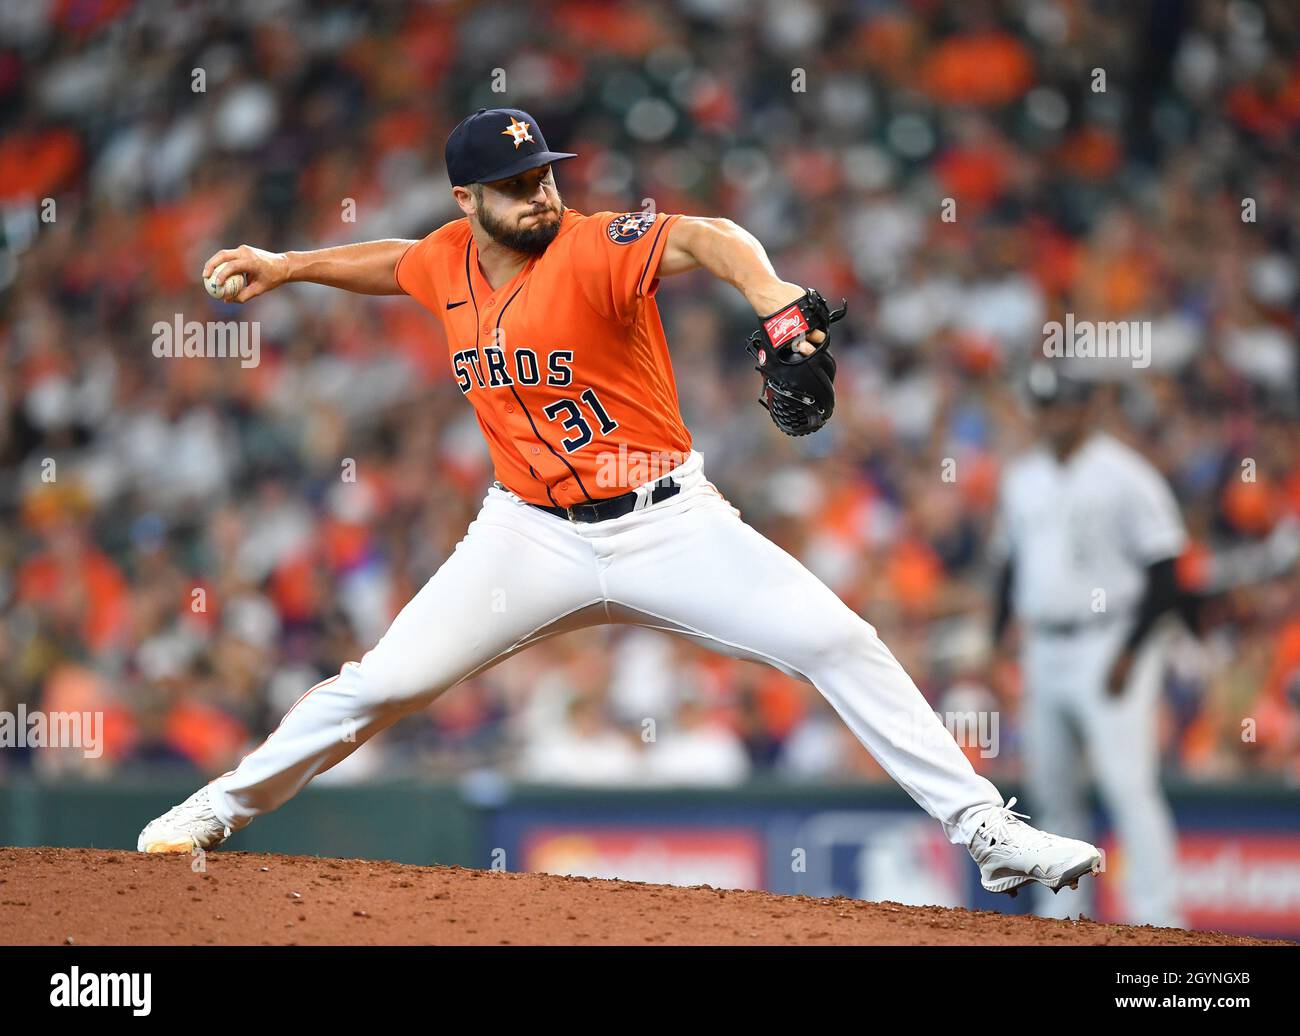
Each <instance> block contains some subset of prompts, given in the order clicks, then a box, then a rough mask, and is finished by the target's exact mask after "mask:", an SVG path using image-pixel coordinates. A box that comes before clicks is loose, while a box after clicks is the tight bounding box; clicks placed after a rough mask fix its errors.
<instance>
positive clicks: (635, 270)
mask: <svg viewBox="0 0 1300 1036" xmlns="http://www.w3.org/2000/svg"><path fill="white" fill-rule="evenodd" d="M678 218H679V217H678V216H676V215H672V216H670V215H668V214H667V213H663V212H624V213H616V212H598V213H595V214H593V215H592V216H589V217H588V218H587V219H585V220H583V222H582V225H581V226H580V227H579V228H578V231H577V237H576V239H575V241H574V243H573V252H572V261H573V267H574V272H575V273H576V274H577V276H578V283H579V284H580V285H581V286H582V291H583V294H584V295H586V297H587V300H588V301H589V302H590V303H591V305H592V307H593V308H594V309H595V310H596V311H597V312H598V313H600V314H601V315H602V316H606V317H610V318H613V319H615V320H618V321H620V322H621V323H624V324H627V323H631V322H632V320H633V319H635V317H636V314H637V310H638V309H639V307H640V304H641V301H642V300H643V299H648V298H652V297H653V296H654V294H655V292H656V291H657V290H658V287H659V277H658V271H659V262H660V260H661V259H662V258H663V254H664V248H665V247H667V244H668V228H669V227H671V226H672V224H673V223H674V222H675V221H676V220H677V219H678Z"/></svg>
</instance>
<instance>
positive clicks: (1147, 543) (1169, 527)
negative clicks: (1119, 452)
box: [1126, 460, 1187, 565]
mask: <svg viewBox="0 0 1300 1036" xmlns="http://www.w3.org/2000/svg"><path fill="white" fill-rule="evenodd" d="M1126 482H1127V484H1128V492H1129V494H1130V496H1129V502H1128V506H1127V515H1128V527H1129V542H1130V543H1131V544H1132V552H1133V557H1134V559H1135V560H1136V561H1138V562H1139V563H1140V564H1142V565H1151V564H1154V563H1155V562H1157V561H1164V560H1165V559H1166V558H1174V557H1177V556H1178V555H1180V554H1181V553H1182V552H1183V549H1184V548H1185V547H1186V545H1187V529H1186V528H1185V526H1184V525H1183V516H1182V513H1181V512H1180V511H1179V510H1178V501H1177V500H1175V499H1174V493H1173V490H1171V489H1170V488H1169V483H1167V482H1166V481H1165V480H1164V478H1163V477H1162V476H1161V474H1160V473H1159V472H1158V471H1157V470H1156V469H1155V468H1154V467H1152V466H1151V465H1150V464H1148V463H1147V462H1146V461H1145V460H1142V461H1139V462H1138V463H1137V464H1134V465H1132V466H1131V467H1130V468H1129V471H1128V478H1127V479H1126Z"/></svg>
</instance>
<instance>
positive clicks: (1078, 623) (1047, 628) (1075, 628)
mask: <svg viewBox="0 0 1300 1036" xmlns="http://www.w3.org/2000/svg"><path fill="white" fill-rule="evenodd" d="M1113 618H1115V616H1114V615H1112V614H1111V613H1110V612H1097V613H1096V614H1095V615H1094V616H1093V617H1092V618H1090V619H1082V620H1079V619H1076V620H1075V621H1073V622H1034V623H1031V624H1030V625H1031V626H1033V628H1034V631H1035V632H1037V633H1040V634H1044V635H1046V636H1049V637H1073V636H1077V635H1078V634H1080V633H1084V632H1086V631H1087V630H1090V629H1095V628H1096V627H1098V626H1105V625H1107V624H1108V623H1110V621H1111V620H1112V619H1113Z"/></svg>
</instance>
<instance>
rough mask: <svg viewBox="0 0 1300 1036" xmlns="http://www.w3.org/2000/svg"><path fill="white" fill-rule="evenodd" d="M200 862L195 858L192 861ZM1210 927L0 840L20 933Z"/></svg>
mask: <svg viewBox="0 0 1300 1036" xmlns="http://www.w3.org/2000/svg"><path fill="white" fill-rule="evenodd" d="M198 863H202V864H203V865H205V866H206V870H203V871H198V872H196V871H195V870H194V869H193V867H194V866H195V865H196V864H198ZM1266 941H1267V940H1262V939H1251V938H1246V937H1242V936H1235V935H1222V934H1219V933H1215V932H1189V931H1182V930H1176V929H1164V928H1150V927H1134V926H1128V925H1112V924H1097V923H1095V922H1092V921H1078V922H1073V921H1049V920H1045V919H1042V918H1036V917H1018V916H1017V917H1013V916H1008V915H1005V914H999V913H996V912H994V911H988V910H950V909H947V908H944V907H913V906H902V905H900V904H898V903H887V902H886V903H864V902H862V901H860V900H856V899H845V898H842V897H841V898H836V899H813V898H810V897H808V896H778V895H773V894H772V893H768V892H737V891H725V890H721V889H714V888H710V887H709V886H707V885H701V886H695V887H693V888H675V887H673V886H670V885H645V884H640V883H638V882H631V881H602V880H597V879H592V878H562V877H555V876H552V875H547V874H510V873H505V872H497V871H477V870H467V869H465V868H463V867H413V866H408V865H405V864H399V863H389V862H384V861H374V860H330V859H322V858H317V857H311V856H275V855H266V854H261V853H240V852H214V853H209V854H208V855H207V857H206V859H205V860H203V861H196V860H192V859H191V858H190V857H188V856H144V855H141V854H139V853H132V852H122V851H118V850H105V849H54V848H43V849H12V848H7V849H0V943H5V944H17V945H50V944H55V945H58V944H71V945H78V946H86V945H169V944H184V945H240V946H250V945H252V946H255V945H295V944H299V945H307V944H332V945H390V944H407V945H409V944H434V945H507V944H510V945H544V944H549V945H571V944H586V945H591V944H596V945H647V944H653V945H688V944H689V945H717V944H722V945H741V944H745V945H778V946H779V945H900V944H903V945H916V946H941V945H959V944H971V943H977V944H980V945H985V946H989V945H1041V946H1065V945H1083V944H1092V945H1097V944H1102V945H1113V946H1133V945H1165V946H1176V945H1177V946H1182V945H1201V946H1225V945H1249V944H1256V945H1258V944H1263V943H1265V942H1266Z"/></svg>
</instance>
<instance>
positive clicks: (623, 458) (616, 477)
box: [596, 443, 689, 487]
mask: <svg viewBox="0 0 1300 1036" xmlns="http://www.w3.org/2000/svg"><path fill="white" fill-rule="evenodd" d="M688 456H689V454H686V453H678V452H676V451H673V450H662V451H658V452H651V453H646V452H645V451H644V450H629V449H628V448H627V443H620V444H619V447H618V450H617V451H614V450H602V451H601V452H600V453H598V454H596V485H598V486H603V487H609V486H620V487H628V486H639V485H643V484H644V483H646V482H655V481H658V480H659V479H661V478H663V477H664V476H665V475H667V474H668V473H669V472H670V471H672V470H673V469H674V468H678V467H680V466H681V465H682V464H685V463H686V459H687V457H688Z"/></svg>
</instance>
